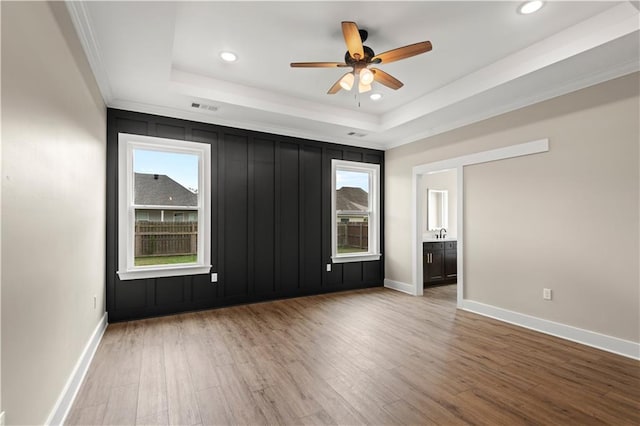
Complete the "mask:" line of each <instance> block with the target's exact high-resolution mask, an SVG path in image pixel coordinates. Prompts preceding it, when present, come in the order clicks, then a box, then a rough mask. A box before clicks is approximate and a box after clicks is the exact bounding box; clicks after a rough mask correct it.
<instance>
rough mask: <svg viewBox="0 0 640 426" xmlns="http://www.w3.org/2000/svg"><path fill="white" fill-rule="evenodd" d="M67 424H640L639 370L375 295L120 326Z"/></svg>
mask: <svg viewBox="0 0 640 426" xmlns="http://www.w3.org/2000/svg"><path fill="white" fill-rule="evenodd" d="M66 424H68V425H75V424H82V425H89V424H113V425H133V424H148V425H151V424H154V425H156V424H157V425H166V424H175V425H210V424H220V425H223V424H247V425H249V424H250V425H257V424H303V425H306V424H311V425H316V424H347V425H356V424H446V425H450V424H487V425H497V424H504V425H517V424H540V425H558V424H581V425H585V424H611V425H638V424H640V362H638V361H634V360H631V359H627V358H624V357H620V356H617V355H613V354H610V353H607V352H603V351H599V350H596V349H592V348H588V347H585V346H582V345H579V344H576V343H572V342H567V341H564V340H561V339H557V338H554V337H551V336H547V335H544V334H540V333H536V332H534V331H530V330H526V329H522V328H519V327H515V326H511V325H508V324H505V323H501V322H498V321H495V320H491V319H488V318H484V317H481V316H478V315H474V314H471V313H467V312H462V311H456V309H455V286H442V287H434V288H428V289H425V297H412V296H408V295H405V294H402V293H399V292H396V291H392V290H387V289H382V288H376V289H371V290H361V291H353V292H346V293H334V294H329V295H321V296H311V297H304V298H297V299H289V300H282V301H275V302H268V303H260V304H254V305H246V306H237V307H232V308H224V309H218V310H213V311H206V312H197V313H190V314H183V315H176V316H171V317H163V318H155V319H148V320H142V321H132V322H127V323H118V324H111V325H109V327H108V329H107V331H106V333H105V335H104V338H103V340H102V342H101V344H100V347H99V348H98V351H97V353H96V356H95V358H94V361H93V363H92V365H91V367H90V371H89V373H88V375H87V378H86V380H85V382H84V384H83V386H82V389H81V390H80V392H79V394H78V396H77V398H76V401H75V404H74V406H73V407H72V409H71V412H70V414H69V417H68V419H67V422H66Z"/></svg>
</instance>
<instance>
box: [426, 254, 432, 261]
mask: <svg viewBox="0 0 640 426" xmlns="http://www.w3.org/2000/svg"><path fill="white" fill-rule="evenodd" d="M427 262H429V263H431V253H429V255H428V259H427Z"/></svg>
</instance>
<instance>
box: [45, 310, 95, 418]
mask: <svg viewBox="0 0 640 426" xmlns="http://www.w3.org/2000/svg"><path fill="white" fill-rule="evenodd" d="M106 329H107V313H106V312H105V313H104V315H103V316H102V318H101V319H100V321H99V322H98V325H97V326H96V328H95V330H93V334H92V335H91V337H90V338H89V341H88V342H87V344H86V345H85V347H84V350H83V351H82V354H81V355H80V358H78V362H76V365H75V367H74V368H73V371H72V372H71V375H70V376H69V379H68V380H67V383H66V384H65V386H64V389H63V390H62V393H60V396H59V397H58V401H57V402H56V405H55V406H54V407H53V410H52V411H51V413H50V414H49V418H48V419H47V421H46V423H45V425H62V424H64V421H65V420H66V418H67V415H68V414H69V410H70V409H71V406H72V405H73V401H74V400H75V399H76V395H77V394H78V391H79V390H80V385H82V381H83V380H84V377H85V375H86V374H87V371H88V370H89V365H90V364H91V360H92V359H93V356H94V355H95V353H96V350H97V349H98V345H99V344H100V341H101V340H102V336H103V335H104V332H105V330H106Z"/></svg>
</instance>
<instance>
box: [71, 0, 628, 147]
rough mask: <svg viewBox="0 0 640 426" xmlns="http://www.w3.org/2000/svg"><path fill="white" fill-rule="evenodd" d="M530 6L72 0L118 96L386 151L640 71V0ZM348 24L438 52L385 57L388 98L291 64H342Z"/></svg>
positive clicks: (106, 83)
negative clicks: (230, 56)
mask: <svg viewBox="0 0 640 426" xmlns="http://www.w3.org/2000/svg"><path fill="white" fill-rule="evenodd" d="M520 4H521V2H511V1H494V2H485V1H472V2H456V1H447V2H434V1H413V2H398V1H394V2H381V1H375V2H364V1H360V2H344V1H328V2H309V1H297V2H292V1H289V2H267V1H259V2H245V1H234V2H108V1H104V2H101V1H95V2H94V1H88V2H75V1H69V2H67V5H68V8H69V11H70V13H71V17H72V19H73V22H74V24H75V26H76V29H77V31H78V34H79V36H80V39H81V42H82V44H83V47H84V49H85V52H86V53H87V57H88V59H89V62H90V64H91V67H92V69H93V72H94V74H95V76H96V80H97V81H98V85H99V86H100V90H101V92H102V95H103V97H104V100H105V102H106V104H107V105H108V106H109V107H113V108H123V109H129V110H133V111H141V112H148V113H154V114H161V115H166V116H171V117H177V118H184V119H190V120H196V121H202V122H208V123H215V124H221V125H228V126H233V127H241V128H245V129H251V130H258V131H265V132H270V133H277V134H282V135H290V136H297V137H303V138H309V139H315V140H321V141H328V142H337V143H345V144H350V145H358V146H368V147H372V148H379V149H388V148H390V147H394V146H398V145H401V144H404V143H409V142H412V141H415V140H418V139H421V138H424V137H427V136H430V135H433V134H437V133H440V132H443V131H447V130H450V129H453V128H456V127H459V126H462V125H466V124H470V123H473V122H475V121H478V120H482V119H485V118H488V117H491V116H495V115H497V114H500V113H504V112H507V111H510V110H513V109H516V108H520V107H522V106H525V105H529V104H531V103H534V102H539V101H541V100H544V99H548V98H551V97H554V96H558V95H561V94H564V93H568V92H570V91H573V90H577V89H580V88H583V87H587V86H589V85H592V84H596V83H599V82H602V81H606V80H608V79H611V78H615V77H618V76H621V75H625V74H628V73H631V72H634V71H637V70H638V69H640V65H639V64H640V53H639V52H640V42H639V29H640V20H639V14H638V13H639V12H638V8H637V2H630V1H622V2H611V1H602V2H594V1H590V2H581V1H570V2H559V1H551V2H547V3H546V4H545V6H544V7H543V8H542V9H541V10H540V11H539V12H537V13H535V14H532V15H521V14H519V13H517V9H518V6H519V5H520ZM341 21H355V22H356V23H357V24H358V26H359V27H360V28H364V29H366V30H368V31H369V38H368V40H367V41H366V42H365V44H366V45H368V46H370V47H371V48H372V49H373V50H374V51H375V52H376V53H382V52H384V51H386V50H390V49H393V48H396V47H401V46H404V45H407V44H411V43H415V42H418V41H425V40H430V41H431V43H432V44H433V50H432V51H431V52H429V53H426V54H422V55H418V56H415V57H412V58H408V59H405V60H402V61H398V62H394V63H391V64H381V65H379V66H378V67H379V68H380V69H383V70H384V71H386V72H388V73H390V74H392V75H393V76H395V77H396V78H398V79H399V80H401V81H402V82H403V83H404V84H405V85H404V87H402V88H401V89H399V90H397V91H393V90H391V89H388V88H386V87H384V86H381V85H380V84H378V83H374V85H373V86H374V91H376V92H379V93H382V94H383V95H384V97H383V99H382V100H380V101H377V102H375V101H372V100H370V99H369V97H368V96H367V95H365V94H363V95H359V96H356V95H355V94H354V92H353V91H351V92H345V91H340V92H339V93H337V94H336V95H327V94H326V92H327V90H328V89H329V87H330V86H331V85H332V84H333V83H334V82H335V81H336V80H337V79H338V78H339V77H340V76H341V75H342V74H343V73H344V69H338V68H336V69H332V68H322V69H310V68H307V69H305V68H295V69H293V68H290V67H289V63H290V62H310V61H330V62H338V61H342V60H343V58H344V53H345V51H346V47H345V44H344V39H343V36H342V33H341V30H340V22H341ZM224 50H231V51H233V52H235V53H236V54H237V55H238V57H239V60H238V61H237V62H235V63H231V64H230V63H224V62H223V61H222V60H220V58H219V56H218V55H219V53H220V52H221V51H224ZM192 102H199V103H203V104H208V105H212V106H215V107H216V108H217V110H216V111H203V110H198V109H194V108H193V107H191V104H192ZM350 132H356V133H358V134H364V135H365V136H349V135H348V133H350Z"/></svg>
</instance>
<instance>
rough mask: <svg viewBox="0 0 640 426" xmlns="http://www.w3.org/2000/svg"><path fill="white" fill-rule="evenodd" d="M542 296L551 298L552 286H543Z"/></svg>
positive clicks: (547, 298)
mask: <svg viewBox="0 0 640 426" xmlns="http://www.w3.org/2000/svg"><path fill="white" fill-rule="evenodd" d="M542 298H543V299H544V300H551V289H550V288H543V289H542Z"/></svg>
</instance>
